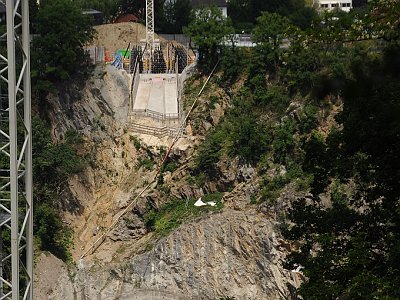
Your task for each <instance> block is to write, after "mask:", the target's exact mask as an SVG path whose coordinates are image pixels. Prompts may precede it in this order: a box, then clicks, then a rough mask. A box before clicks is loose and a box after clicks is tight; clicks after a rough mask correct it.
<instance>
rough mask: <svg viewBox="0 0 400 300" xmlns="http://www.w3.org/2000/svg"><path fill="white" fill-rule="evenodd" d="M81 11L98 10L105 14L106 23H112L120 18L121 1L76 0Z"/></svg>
mask: <svg viewBox="0 0 400 300" xmlns="http://www.w3.org/2000/svg"><path fill="white" fill-rule="evenodd" d="M74 2H75V3H76V4H77V5H78V6H79V7H80V8H81V9H96V10H99V11H101V12H102V13H103V20H104V21H105V22H112V21H113V20H114V19H115V18H116V17H117V16H118V6H119V2H120V1H119V0H74Z"/></svg>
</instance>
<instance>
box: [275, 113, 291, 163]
mask: <svg viewBox="0 0 400 300" xmlns="http://www.w3.org/2000/svg"><path fill="white" fill-rule="evenodd" d="M295 130H296V122H295V121H294V120H293V119H286V120H285V121H284V122H282V123H281V124H279V125H278V126H277V127H276V128H275V130H274V139H273V141H272V149H273V150H274V160H275V162H277V163H288V158H289V156H290V155H291V154H292V153H293V151H294V149H295V146H296V142H295V139H294V137H293V135H294V133H295Z"/></svg>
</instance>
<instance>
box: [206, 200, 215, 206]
mask: <svg viewBox="0 0 400 300" xmlns="http://www.w3.org/2000/svg"><path fill="white" fill-rule="evenodd" d="M207 204H208V205H211V206H215V205H217V203H215V202H214V201H210V202H207Z"/></svg>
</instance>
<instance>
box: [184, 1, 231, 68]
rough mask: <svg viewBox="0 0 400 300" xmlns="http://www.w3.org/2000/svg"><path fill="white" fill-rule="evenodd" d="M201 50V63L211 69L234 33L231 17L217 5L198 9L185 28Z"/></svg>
mask: <svg viewBox="0 0 400 300" xmlns="http://www.w3.org/2000/svg"><path fill="white" fill-rule="evenodd" d="M183 32H184V33H185V34H187V35H188V36H190V37H191V38H192V40H193V42H194V43H195V44H196V46H197V48H198V50H199V64H200V66H201V67H203V68H205V69H210V68H211V67H212V66H213V65H214V64H215V63H216V62H217V60H218V56H219V53H220V51H221V49H222V48H223V43H224V41H226V40H229V36H230V35H232V34H233V33H234V30H233V27H232V25H231V20H230V19H229V18H224V17H223V15H222V12H221V10H220V9H218V8H217V7H208V8H203V9H199V10H196V11H195V12H194V16H193V20H192V21H191V22H190V24H189V25H188V26H187V27H185V28H184V29H183Z"/></svg>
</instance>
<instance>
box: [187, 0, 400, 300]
mask: <svg viewBox="0 0 400 300" xmlns="http://www.w3.org/2000/svg"><path fill="white" fill-rule="evenodd" d="M234 2H235V1H232V3H234ZM238 2H240V1H238ZM248 2H250V1H248ZM254 2H256V1H254ZM263 3H266V2H263ZM268 3H269V4H271V3H272V2H268ZM267 10H268V9H267ZM257 15H258V16H259V17H258V18H257V23H256V26H255V28H254V36H255V40H256V42H257V46H256V47H255V48H253V49H251V50H242V49H235V48H232V47H227V48H223V49H221V54H220V59H221V62H220V66H221V67H220V72H219V74H220V76H219V79H217V80H216V81H215V82H216V83H219V84H220V85H221V87H222V88H224V89H225V90H226V91H227V94H228V95H231V99H230V104H231V108H230V109H229V110H228V111H227V114H226V115H225V117H224V119H223V121H222V122H221V123H220V124H219V125H218V126H217V127H216V128H214V129H213V130H211V131H209V133H208V136H207V138H206V141H205V143H204V144H203V145H201V146H200V147H199V149H198V154H197V157H196V163H195V166H194V169H193V175H195V176H197V177H201V178H206V180H208V181H215V180H218V178H219V176H220V173H219V167H220V165H221V164H220V162H221V160H226V159H229V158H234V157H239V159H240V160H241V161H242V162H243V163H250V164H252V165H253V166H256V167H257V170H258V174H259V176H260V177H261V178H262V184H261V189H260V191H259V193H258V195H257V196H256V197H254V198H255V199H253V202H254V203H261V202H264V203H267V204H268V205H270V207H271V210H273V211H274V212H277V213H278V214H279V215H280V216H281V221H282V222H283V224H286V225H285V226H283V233H284V235H285V236H286V237H287V238H289V239H292V240H294V241H300V243H301V246H300V248H299V249H298V250H296V251H294V252H293V253H292V254H291V255H290V256H289V258H288V260H287V267H288V268H296V266H298V265H300V266H302V267H303V268H304V269H303V272H304V274H305V275H306V277H307V280H306V281H305V282H304V283H303V284H302V286H301V288H300V289H299V291H298V292H299V294H300V295H301V296H303V297H304V298H305V299H398V298H399V297H400V294H399V290H398V288H397V282H398V281H399V279H400V267H399V266H400V256H399V253H400V252H399V249H400V236H399V232H400V230H399V229H400V208H399V206H400V202H399V199H400V197H399V196H400V195H399V192H400V190H399V188H398V182H399V179H400V178H399V176H400V175H399V174H400V173H399V164H400V157H399V154H398V153H399V150H400V149H399V147H400V144H399V141H398V137H399V135H400V121H399V119H398V117H397V116H398V112H399V110H400V93H399V88H400V86H399V82H400V81H399V79H400V78H399V77H400V71H399V70H400V60H399V57H400V56H399V55H400V41H399V34H400V24H399V20H400V4H399V2H398V1H394V0H382V1H377V2H376V3H374V5H373V6H372V7H371V8H369V10H368V11H366V12H359V13H358V12H357V11H353V12H352V13H350V14H343V13H340V12H333V13H327V14H324V15H321V16H320V17H316V16H314V17H313V18H314V21H313V23H312V25H311V26H308V25H307V26H303V25H301V24H299V23H296V22H295V21H294V19H293V17H291V16H290V13H287V11H286V12H285V11H281V10H279V9H277V10H274V11H273V12H271V11H269V12H263V13H259V14H257ZM189 26H191V25H189ZM303 28H306V29H303ZM193 38H194V37H193ZM238 79H240V81H241V82H243V80H244V84H243V86H242V87H241V88H240V90H239V91H238V92H233V91H232V89H231V86H232V85H231V83H235V82H236V81H237V80H238ZM282 170H284V171H283V172H282ZM288 186H295V187H296V189H297V190H298V191H304V192H306V193H308V195H309V196H307V198H300V199H297V200H296V201H294V202H293V203H291V207H290V208H289V209H288V210H286V209H283V208H282V203H279V202H277V199H278V197H279V195H280V192H281V191H282V189H284V188H285V187H288ZM321 193H323V194H325V195H327V197H328V200H325V201H322V200H321V199H322V198H321V197H320V195H321ZM285 212H288V214H287V215H286V217H285V216H284V214H285Z"/></svg>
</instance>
